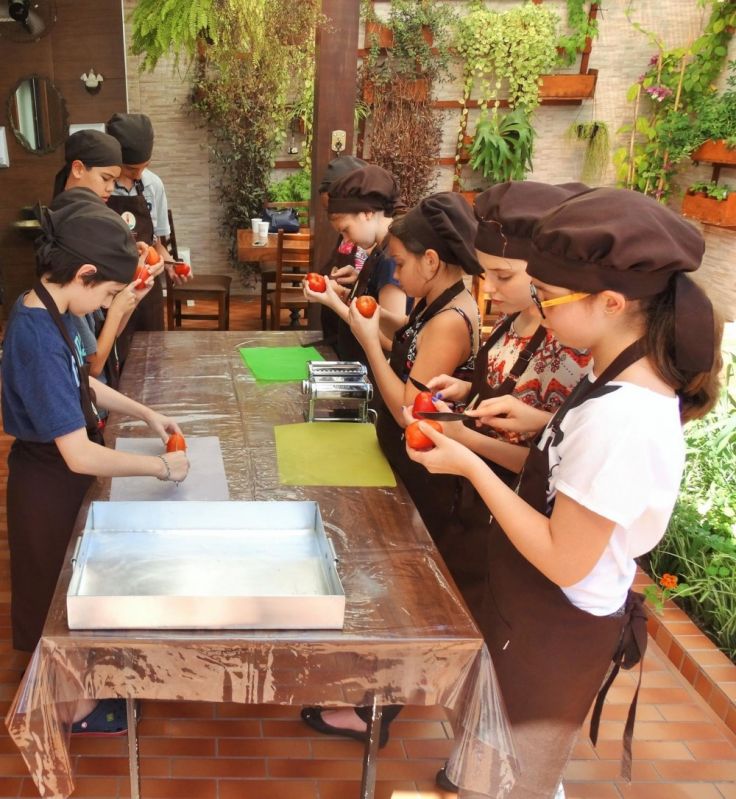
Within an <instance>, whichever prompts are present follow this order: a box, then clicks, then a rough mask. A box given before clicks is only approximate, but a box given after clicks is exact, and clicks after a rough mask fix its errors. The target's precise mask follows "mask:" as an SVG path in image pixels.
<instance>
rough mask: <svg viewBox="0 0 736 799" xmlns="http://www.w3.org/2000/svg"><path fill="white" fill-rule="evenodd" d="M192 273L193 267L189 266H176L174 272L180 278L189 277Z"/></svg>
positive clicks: (177, 264)
mask: <svg viewBox="0 0 736 799" xmlns="http://www.w3.org/2000/svg"><path fill="white" fill-rule="evenodd" d="M191 271H192V267H191V266H189V264H179V263H176V264H174V272H176V274H177V275H179V277H187V276H188V275H189V273H190V272H191Z"/></svg>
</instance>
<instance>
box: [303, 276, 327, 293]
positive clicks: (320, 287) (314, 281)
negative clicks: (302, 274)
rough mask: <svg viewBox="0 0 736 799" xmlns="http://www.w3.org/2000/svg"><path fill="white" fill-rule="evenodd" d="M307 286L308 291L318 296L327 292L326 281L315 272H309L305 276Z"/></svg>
mask: <svg viewBox="0 0 736 799" xmlns="http://www.w3.org/2000/svg"><path fill="white" fill-rule="evenodd" d="M307 286H309V290H310V291H316V292H317V293H318V294H321V293H322V292H323V291H327V281H326V280H325V279H324V277H323V276H322V275H319V274H317V272H310V273H309V274H308V275H307Z"/></svg>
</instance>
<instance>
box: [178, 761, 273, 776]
mask: <svg viewBox="0 0 736 799" xmlns="http://www.w3.org/2000/svg"><path fill="white" fill-rule="evenodd" d="M171 776H172V777H238V778H246V777H254V778H263V777H265V776H266V761H265V760H263V759H262V758H234V757H192V758H187V757H177V758H174V759H173V760H172V761H171Z"/></svg>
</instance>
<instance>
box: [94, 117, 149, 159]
mask: <svg viewBox="0 0 736 799" xmlns="http://www.w3.org/2000/svg"><path fill="white" fill-rule="evenodd" d="M105 127H106V130H107V132H108V133H109V134H110V135H111V136H114V137H115V138H116V139H117V140H118V141H119V142H120V146H121V147H122V150H123V163H124V164H144V163H146V161H150V160H151V153H152V152H153V125H152V124H151V120H150V119H149V118H148V117H147V116H146V115H145V114H113V115H112V116H111V117H110V119H109V120H108V122H107V125H106V126H105Z"/></svg>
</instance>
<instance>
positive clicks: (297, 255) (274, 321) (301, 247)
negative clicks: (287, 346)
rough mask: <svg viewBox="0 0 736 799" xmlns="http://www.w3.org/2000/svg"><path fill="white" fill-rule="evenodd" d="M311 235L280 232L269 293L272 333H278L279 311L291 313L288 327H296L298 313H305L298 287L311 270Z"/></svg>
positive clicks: (304, 305) (305, 306)
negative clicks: (271, 287) (284, 310)
mask: <svg viewBox="0 0 736 799" xmlns="http://www.w3.org/2000/svg"><path fill="white" fill-rule="evenodd" d="M312 255H313V241H312V234H311V233H310V232H309V231H308V230H306V231H304V232H303V233H284V231H283V230H280V231H279V237H278V244H277V249H276V269H275V271H274V281H273V283H274V285H273V289H270V290H269V291H268V295H267V296H268V300H269V306H270V309H271V330H281V311H282V310H283V309H284V308H287V309H288V310H289V311H290V312H291V326H292V327H296V326H297V324H298V323H297V320H298V318H299V311H306V310H307V307H308V305H309V303H308V302H307V300H306V299H305V298H304V293H303V292H302V288H301V283H302V280H304V276H305V275H306V274H307V272H310V271H311V269H312Z"/></svg>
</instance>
